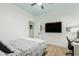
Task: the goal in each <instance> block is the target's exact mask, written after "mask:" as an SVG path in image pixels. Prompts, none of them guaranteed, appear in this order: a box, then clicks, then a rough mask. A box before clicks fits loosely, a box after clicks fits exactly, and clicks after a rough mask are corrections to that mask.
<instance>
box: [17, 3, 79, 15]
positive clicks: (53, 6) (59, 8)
mask: <svg viewBox="0 0 79 59" xmlns="http://www.w3.org/2000/svg"><path fill="white" fill-rule="evenodd" d="M31 4H32V3H17V4H16V6H18V7H20V8H22V9H23V10H25V11H28V12H29V13H31V14H33V15H35V16H38V15H41V14H45V13H49V12H50V13H51V12H52V13H53V14H65V13H72V12H75V11H74V9H76V6H77V5H78V6H79V4H77V3H43V6H44V9H41V7H40V6H39V5H38V4H36V5H34V6H30V5H31Z"/></svg>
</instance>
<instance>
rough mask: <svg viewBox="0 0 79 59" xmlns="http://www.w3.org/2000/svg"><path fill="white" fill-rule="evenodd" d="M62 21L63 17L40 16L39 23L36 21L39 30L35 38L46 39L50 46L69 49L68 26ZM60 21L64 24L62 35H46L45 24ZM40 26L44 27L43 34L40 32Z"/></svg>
mask: <svg viewBox="0 0 79 59" xmlns="http://www.w3.org/2000/svg"><path fill="white" fill-rule="evenodd" d="M49 15H50V16H49ZM61 19H62V18H61V17H58V16H57V17H56V16H52V15H51V14H48V15H42V16H39V17H38V21H36V22H37V23H36V29H37V30H36V32H35V37H36V38H41V39H44V40H45V41H46V42H47V43H49V44H54V45H59V46H63V47H67V40H66V25H65V23H64V22H63V21H62V20H61ZM59 21H61V22H62V33H45V23H48V22H59ZM40 25H42V28H43V29H42V31H41V32H40Z"/></svg>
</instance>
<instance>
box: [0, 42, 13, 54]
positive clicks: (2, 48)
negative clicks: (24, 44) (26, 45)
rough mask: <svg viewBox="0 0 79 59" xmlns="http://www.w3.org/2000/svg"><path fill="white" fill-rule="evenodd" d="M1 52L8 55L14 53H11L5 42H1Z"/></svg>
mask: <svg viewBox="0 0 79 59" xmlns="http://www.w3.org/2000/svg"><path fill="white" fill-rule="evenodd" d="M0 50H1V51H3V52H4V53H6V54H8V53H13V51H11V50H10V49H9V48H8V47H7V46H6V44H4V43H3V42H0Z"/></svg>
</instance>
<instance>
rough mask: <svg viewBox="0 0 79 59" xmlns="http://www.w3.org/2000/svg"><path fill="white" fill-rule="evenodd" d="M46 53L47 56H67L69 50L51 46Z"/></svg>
mask: <svg viewBox="0 0 79 59" xmlns="http://www.w3.org/2000/svg"><path fill="white" fill-rule="evenodd" d="M46 51H47V54H46V56H66V53H67V52H68V49H67V48H64V47H60V46H56V45H49V46H48V48H47V49H46Z"/></svg>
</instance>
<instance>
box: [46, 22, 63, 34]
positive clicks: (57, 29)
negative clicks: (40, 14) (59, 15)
mask: <svg viewBox="0 0 79 59" xmlns="http://www.w3.org/2000/svg"><path fill="white" fill-rule="evenodd" d="M45 32H46V33H62V22H52V23H46V24H45Z"/></svg>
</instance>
